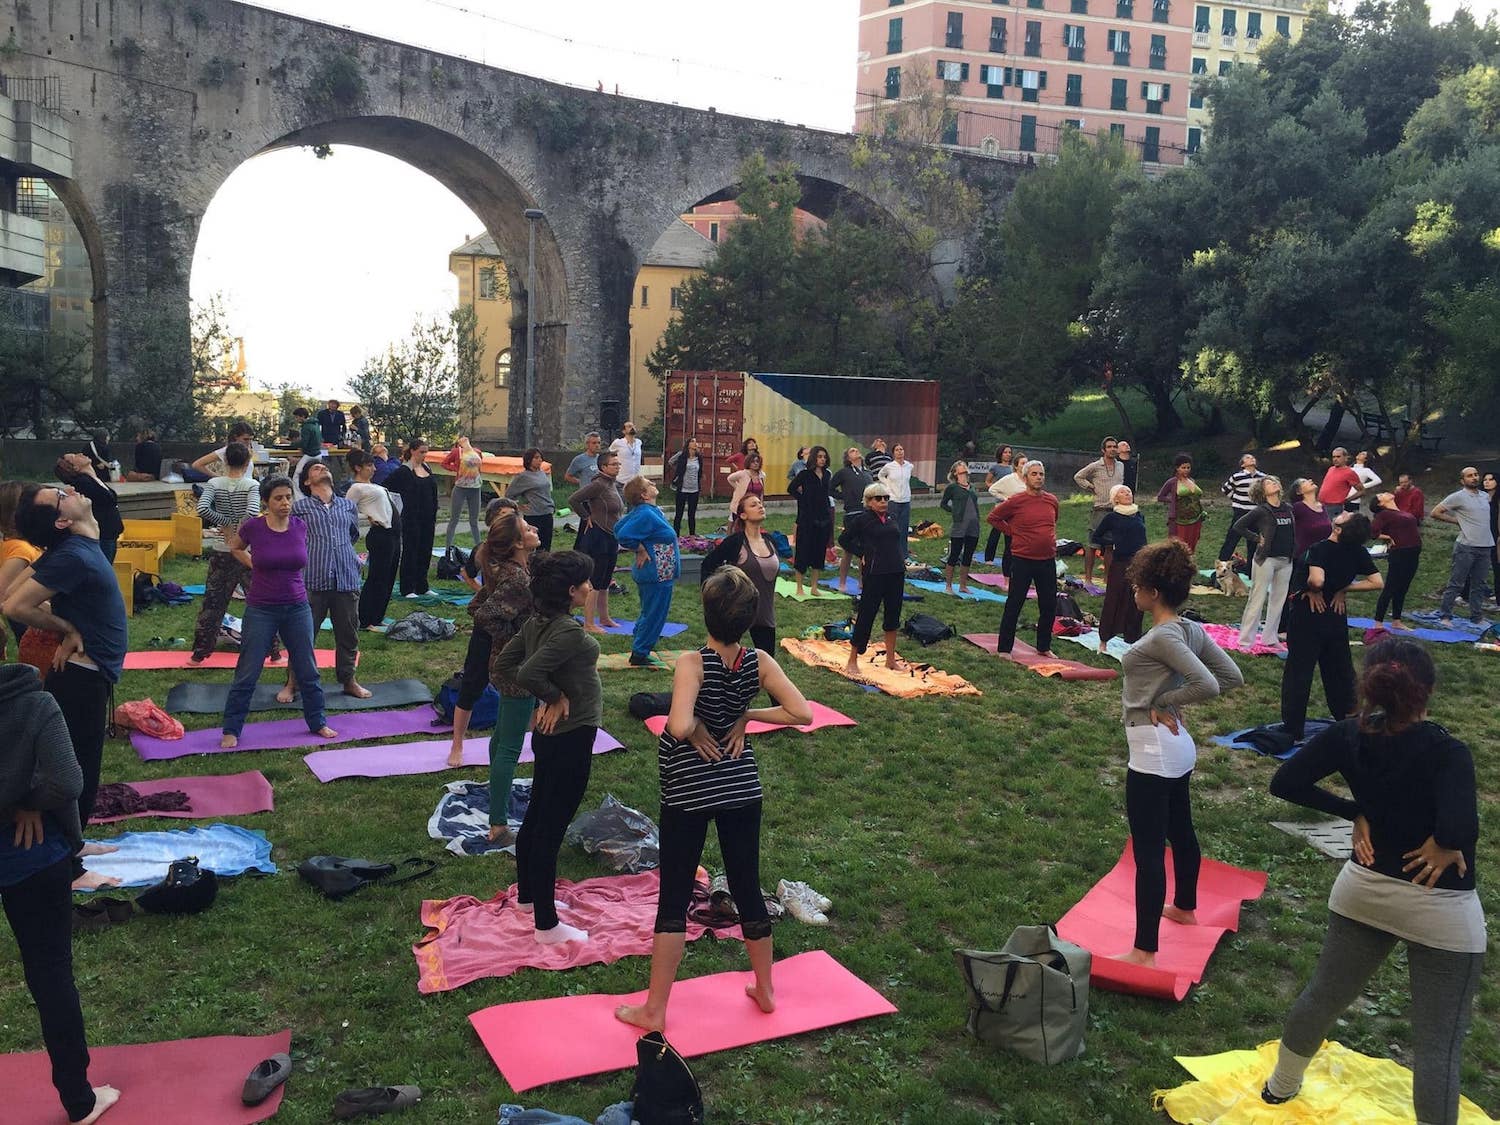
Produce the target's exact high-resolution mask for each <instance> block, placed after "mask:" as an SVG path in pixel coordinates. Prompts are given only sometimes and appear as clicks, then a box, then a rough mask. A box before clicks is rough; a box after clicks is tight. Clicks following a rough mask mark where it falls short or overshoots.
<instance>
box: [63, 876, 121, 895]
mask: <svg viewBox="0 0 1500 1125" xmlns="http://www.w3.org/2000/svg"><path fill="white" fill-rule="evenodd" d="M119 885H120V880H118V879H116V878H115V877H114V876H113V875H100V874H99V873H98V872H97V871H85V872H84V873H83V874H82V875H80V876H78V878H76V879H74V880H73V889H74V890H75V891H97V890H99V889H100V888H102V887H118V886H119Z"/></svg>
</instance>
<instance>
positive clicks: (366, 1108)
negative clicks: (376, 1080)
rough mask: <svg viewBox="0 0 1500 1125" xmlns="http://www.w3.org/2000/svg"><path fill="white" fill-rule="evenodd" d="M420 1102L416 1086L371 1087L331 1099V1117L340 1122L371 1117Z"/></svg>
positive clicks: (419, 1091)
mask: <svg viewBox="0 0 1500 1125" xmlns="http://www.w3.org/2000/svg"><path fill="white" fill-rule="evenodd" d="M421 1100H422V1091H421V1089H420V1088H419V1087H417V1086H371V1087H368V1088H367V1089H363V1090H345V1091H344V1092H343V1093H342V1094H340V1095H339V1096H338V1097H336V1098H334V1099H333V1116H334V1117H335V1118H337V1119H338V1120H340V1121H347V1120H348V1119H349V1118H351V1117H363V1116H365V1115H369V1116H371V1117H373V1116H374V1115H376V1114H378V1113H390V1112H391V1111H392V1110H397V1109H406V1108H408V1107H410V1106H414V1105H416V1104H417V1103H418V1102H419V1101H421Z"/></svg>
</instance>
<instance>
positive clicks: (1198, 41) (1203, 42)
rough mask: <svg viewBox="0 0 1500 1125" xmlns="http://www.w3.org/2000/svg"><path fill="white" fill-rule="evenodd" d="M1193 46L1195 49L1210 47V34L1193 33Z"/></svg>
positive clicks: (1204, 32) (1202, 32)
mask: <svg viewBox="0 0 1500 1125" xmlns="http://www.w3.org/2000/svg"><path fill="white" fill-rule="evenodd" d="M1193 46H1194V47H1207V46H1208V32H1206V31H1195V32H1193Z"/></svg>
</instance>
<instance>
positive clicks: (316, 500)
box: [276, 461, 370, 703]
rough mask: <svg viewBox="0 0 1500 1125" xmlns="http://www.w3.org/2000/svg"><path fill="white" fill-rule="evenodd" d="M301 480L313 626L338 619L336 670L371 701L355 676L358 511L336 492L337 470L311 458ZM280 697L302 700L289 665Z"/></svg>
mask: <svg viewBox="0 0 1500 1125" xmlns="http://www.w3.org/2000/svg"><path fill="white" fill-rule="evenodd" d="M300 483H301V486H302V499H300V500H298V501H297V502H296V503H295V504H293V505H292V515H294V516H296V517H297V518H298V519H300V520H301V521H302V522H303V523H305V524H307V569H306V570H305V571H303V572H302V579H303V583H304V585H306V586H307V604H308V605H309V606H311V607H312V618H313V623H314V628H317V627H318V626H321V625H322V624H323V621H324V620H325V619H331V620H332V621H333V643H334V648H335V649H336V650H337V655H336V657H335V672H336V673H337V675H338V680H339V683H340V684H342V685H343V687H344V694H345V695H352V696H354V697H355V698H356V699H369V698H370V692H369V689H367V688H364V687H361V686H360V684H359V681H357V680H356V679H355V678H354V669H355V666H356V665H357V664H358V663H359V558H358V557H357V556H356V555H355V553H354V544H355V542H356V541H357V540H358V539H359V511H358V510H357V509H356V508H355V507H354V504H353V503H352V502H350V501H349V500H348V499H347V498H346V497H343V496H339V495H337V494H336V493H335V492H334V491H333V474H332V473H331V472H329V470H328V466H327V465H325V464H324V463H323V462H322V461H312V462H310V463H309V464H308V465H307V466H306V468H305V469H304V470H303V472H302V480H301V482H300ZM276 698H277V700H278V701H279V702H282V703H290V702H291V701H292V700H294V699H296V698H297V683H296V679H295V677H294V676H293V675H292V673H291V671H290V669H289V670H288V671H287V681H286V686H285V687H283V688H282V689H281V691H279V692H277V694H276Z"/></svg>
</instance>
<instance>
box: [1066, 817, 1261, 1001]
mask: <svg viewBox="0 0 1500 1125" xmlns="http://www.w3.org/2000/svg"><path fill="white" fill-rule="evenodd" d="M1173 883H1174V880H1173V878H1172V857H1171V851H1170V849H1169V850H1168V853H1167V901H1168V902H1171V901H1172V889H1173ZM1265 889H1266V873H1265V872H1264V871H1246V870H1244V869H1242V868H1239V867H1231V866H1230V865H1229V864H1227V863H1219V862H1218V861H1216V860H1212V859H1205V860H1204V861H1203V867H1202V869H1201V870H1200V871H1199V874H1198V909H1197V911H1196V913H1197V915H1198V924H1197V925H1196V926H1182V925H1179V924H1178V923H1176V922H1169V921H1167V919H1165V918H1163V919H1162V923H1161V934H1160V941H1161V948H1160V949H1158V950H1157V952H1156V966H1155V967H1154V968H1147V967H1146V966H1144V965H1131V964H1127V963H1126V962H1124V961H1117V960H1115V958H1117V957H1118V956H1119V955H1120V954H1122V953H1128V952H1129V951H1130V949H1131V947H1132V946H1134V945H1135V852H1134V850H1133V849H1132V848H1131V846H1130V842H1129V841H1128V840H1127V841H1126V843H1125V852H1124V854H1123V855H1121V856H1120V862H1118V863H1117V864H1115V866H1114V869H1113V870H1112V871H1110V873H1109V874H1108V875H1106V876H1105V877H1104V878H1102V879H1100V880H1099V881H1098V882H1097V883H1095V884H1094V886H1093V887H1092V888H1091V889H1090V890H1089V893H1088V894H1086V895H1084V896H1083V899H1082V901H1081V902H1079V903H1078V905H1077V906H1075V907H1073V909H1072V910H1070V911H1068V912H1067V913H1066V914H1064V915H1063V917H1062V920H1061V921H1060V922H1058V923H1057V934H1058V936H1059V937H1061V938H1064V939H1065V940H1067V941H1071V942H1073V943H1074V944H1075V945H1081V946H1083V947H1084V948H1085V949H1087V950H1088V951H1089V952H1090V953H1092V954H1093V955H1094V968H1093V972H1092V973H1091V974H1090V977H1089V979H1090V980H1091V981H1092V983H1093V984H1094V986H1095V987H1096V988H1104V989H1108V990H1109V991H1111V992H1129V993H1133V994H1134V995H1136V996H1152V997H1155V998H1156V999H1158V1000H1181V999H1182V998H1183V997H1184V996H1186V995H1187V992H1188V989H1189V988H1190V987H1191V986H1192V985H1195V984H1197V983H1198V982H1199V981H1200V980H1202V979H1203V972H1204V970H1205V969H1206V968H1207V967H1208V959H1209V957H1210V956H1211V955H1212V954H1213V951H1214V947H1215V946H1217V945H1218V944H1219V939H1220V938H1221V937H1223V936H1224V934H1225V933H1227V932H1228V931H1230V930H1238V929H1239V928H1240V905H1241V904H1242V903H1244V902H1246V901H1249V900H1252V899H1257V898H1259V897H1260V896H1261V895H1262V894H1263V893H1264V892H1265Z"/></svg>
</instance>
